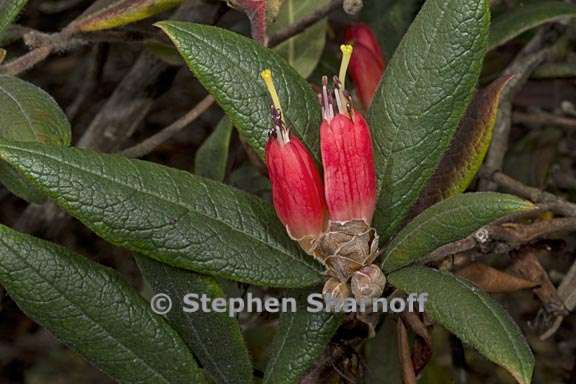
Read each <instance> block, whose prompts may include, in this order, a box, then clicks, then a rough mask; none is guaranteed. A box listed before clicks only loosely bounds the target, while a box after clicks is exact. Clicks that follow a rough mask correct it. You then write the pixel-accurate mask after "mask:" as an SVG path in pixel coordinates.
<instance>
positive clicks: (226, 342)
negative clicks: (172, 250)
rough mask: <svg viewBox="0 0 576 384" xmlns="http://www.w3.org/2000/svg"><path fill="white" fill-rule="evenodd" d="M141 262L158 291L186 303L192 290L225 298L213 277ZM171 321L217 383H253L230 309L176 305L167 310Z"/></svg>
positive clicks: (196, 292)
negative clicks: (188, 309)
mask: <svg viewBox="0 0 576 384" xmlns="http://www.w3.org/2000/svg"><path fill="white" fill-rule="evenodd" d="M137 261H138V266H139V267H140V270H141V271H142V274H143V275H144V278H145V279H146V281H147V282H148V284H150V286H151V287H152V291H153V293H154V294H158V293H163V294H166V295H168V296H169V297H170V298H171V299H172V300H173V302H176V300H178V301H177V302H178V303H182V300H183V298H184V297H185V296H186V295H188V294H196V295H198V296H197V297H198V298H200V297H202V295H205V296H206V297H208V298H210V299H212V300H213V299H215V298H225V297H226V295H225V294H224V291H223V290H222V288H221V287H220V285H219V284H218V282H216V280H215V279H214V278H212V277H209V276H205V275H200V274H198V273H195V272H190V271H185V270H183V269H177V268H174V267H171V266H169V265H166V264H162V263H159V262H157V261H154V260H152V259H149V258H146V257H140V258H138V260H137ZM166 317H167V319H168V322H169V323H170V325H171V326H172V328H174V329H175V330H176V331H177V332H178V333H179V334H180V336H182V339H183V340H184V341H185V342H186V343H187V344H188V345H189V346H190V349H192V352H194V355H195V356H196V357H197V358H198V360H199V361H200V363H201V364H202V367H203V368H204V370H205V371H206V373H207V374H208V375H210V376H211V378H212V379H214V381H215V382H216V383H219V384H220V383H221V384H244V383H246V384H250V383H252V364H251V363H250V356H249V355H248V350H247V349H246V345H244V339H243V338H242V332H241V331H240V325H239V324H238V322H237V321H236V320H234V319H233V318H231V317H230V316H228V314H227V313H220V312H213V311H209V312H204V311H202V310H198V311H195V312H191V313H186V312H184V311H183V310H182V308H181V305H176V306H174V307H173V308H172V310H171V311H170V312H169V313H168V314H166Z"/></svg>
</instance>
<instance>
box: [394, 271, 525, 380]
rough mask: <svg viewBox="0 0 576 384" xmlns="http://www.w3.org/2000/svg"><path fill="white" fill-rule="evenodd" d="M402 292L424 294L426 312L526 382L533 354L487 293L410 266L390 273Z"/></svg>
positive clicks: (449, 276)
mask: <svg viewBox="0 0 576 384" xmlns="http://www.w3.org/2000/svg"><path fill="white" fill-rule="evenodd" d="M388 280H389V282H390V283H391V284H392V285H393V286H395V287H396V288H400V289H402V290H403V291H405V292H414V293H427V294H428V301H427V303H426V305H425V308H426V313H427V314H429V315H430V317H431V318H432V319H433V320H435V321H437V322H438V323H440V324H441V325H442V326H443V327H444V328H446V329H447V330H448V331H450V332H452V333H453V334H455V335H456V336H458V337H459V338H460V339H461V340H462V341H463V342H465V343H467V344H469V345H470V346H471V347H473V348H475V349H477V350H478V352H480V353H481V354H482V355H484V356H485V357H487V358H488V359H489V360H491V361H493V362H494V363H496V364H498V365H501V366H502V367H504V368H505V369H507V370H508V371H509V372H510V373H511V374H512V376H514V378H515V379H516V380H517V381H518V382H519V383H521V384H529V383H530V382H531V378H532V372H533V370H534V356H533V355H532V351H531V350H530V347H529V346H528V344H527V343H526V340H525V339H524V336H522V333H521V332H520V329H518V326H517V325H516V324H515V323H514V320H512V319H511V318H510V316H509V315H508V313H507V312H506V311H505V310H504V309H503V308H502V307H501V306H500V305H499V304H498V303H497V302H496V301H495V300H494V299H492V298H491V297H490V296H488V295H487V294H485V293H484V292H482V291H480V290H479V289H478V288H476V287H473V286H472V285H471V284H469V283H467V282H465V281H463V280H461V279H459V278H457V277H454V276H452V275H450V274H448V273H444V272H439V271H436V270H433V269H430V268H426V267H421V266H413V267H407V268H403V269H401V270H399V271H397V272H394V273H392V274H390V275H389V279H388Z"/></svg>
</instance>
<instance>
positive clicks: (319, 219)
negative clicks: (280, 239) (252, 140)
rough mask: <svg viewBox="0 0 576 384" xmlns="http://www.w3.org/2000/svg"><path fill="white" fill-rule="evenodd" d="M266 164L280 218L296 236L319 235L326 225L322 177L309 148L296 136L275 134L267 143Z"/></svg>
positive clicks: (289, 231)
mask: <svg viewBox="0 0 576 384" xmlns="http://www.w3.org/2000/svg"><path fill="white" fill-rule="evenodd" d="M266 166H267V167H268V173H269V175H270V181H271V182H272V199H273V201H274V208H275V209H276V214H277V215H278V217H279V218H280V221H282V223H284V225H285V226H286V229H287V230H288V233H289V234H290V236H291V237H292V238H294V239H302V238H304V237H308V236H312V237H316V236H317V235H319V234H321V233H322V232H324V229H325V228H326V205H325V202H324V190H323V187H322V179H321V178H320V174H319V173H318V170H317V169H316V165H315V164H314V159H313V158H312V156H310V154H309V153H308V150H307V149H306V147H304V145H303V144H302V143H301V142H300V140H298V139H297V138H296V137H295V136H292V135H290V136H289V138H288V141H287V142H282V139H281V138H280V137H276V135H272V136H271V137H270V140H269V141H268V144H267V145H266Z"/></svg>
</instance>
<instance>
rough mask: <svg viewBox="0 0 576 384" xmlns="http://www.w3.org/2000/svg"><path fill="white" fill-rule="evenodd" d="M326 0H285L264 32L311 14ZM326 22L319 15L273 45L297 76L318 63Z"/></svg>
mask: <svg viewBox="0 0 576 384" xmlns="http://www.w3.org/2000/svg"><path fill="white" fill-rule="evenodd" d="M329 2H330V0H316V1H301V0H286V1H284V3H283V4H282V7H281V8H280V13H279V14H278V18H277V19H276V21H275V22H274V24H272V25H271V27H270V28H268V34H269V35H273V34H274V33H276V32H278V31H281V30H283V29H284V28H286V27H287V26H289V25H291V24H293V23H295V22H298V21H299V20H300V19H302V18H303V17H305V16H308V15H310V14H312V13H313V12H314V11H315V10H316V9H318V8H320V7H323V6H325V5H326V4H328V3H329ZM327 28H328V22H327V20H326V19H322V20H321V21H319V22H318V23H316V24H314V25H313V26H311V27H310V28H308V29H306V30H304V31H303V32H302V33H299V34H298V35H296V36H294V37H292V38H290V39H288V40H287V41H285V42H283V43H281V44H280V45H278V46H277V47H275V48H274V51H276V52H277V53H278V54H279V55H280V56H282V57H283V58H284V59H286V61H287V62H288V63H289V64H290V65H291V66H292V67H294V68H295V69H296V71H298V73H299V74H300V76H302V77H303V78H307V77H308V76H310V74H311V73H312V72H313V71H314V68H316V66H317V65H318V62H319V61H320V57H321V56H322V51H323V50H324V45H325V44H326V29H327Z"/></svg>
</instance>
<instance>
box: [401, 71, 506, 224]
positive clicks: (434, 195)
mask: <svg viewBox="0 0 576 384" xmlns="http://www.w3.org/2000/svg"><path fill="white" fill-rule="evenodd" d="M510 79H511V77H510V76H506V77H502V78H500V79H498V80H496V81H495V82H494V83H492V84H491V85H490V86H488V87H487V88H485V89H483V90H480V91H478V92H477V93H476V96H475V97H474V100H472V103H470V105H469V106H468V110H467V111H466V115H465V116H464V118H463V119H462V121H461V122H460V126H459V127H458V130H457V131H456V134H455V135H454V137H453V138H452V142H451V143H450V147H449V148H448V150H447V151H446V153H445V154H444V156H443V157H442V160H441V161H440V164H439V165H438V168H436V171H435V172H434V175H432V177H431V178H430V180H429V181H428V184H427V185H426V188H425V189H424V191H423V192H422V194H421V195H420V198H419V199H418V201H417V202H416V204H415V205H414V207H413V208H412V211H411V213H410V216H416V215H417V214H419V213H420V212H422V211H423V210H424V209H426V208H428V207H429V206H431V205H432V204H434V203H436V202H438V201H440V200H443V199H446V198H448V197H450V196H454V195H456V194H458V193H461V192H464V191H465V190H466V188H468V186H469V185H470V183H471V182H472V180H474V176H475V175H476V173H477V172H478V171H479V170H480V167H481V166H482V162H483V161H484V157H485V156H486V153H487V152H488V148H489V147H490V142H491V141H492V132H493V131H494V126H495V125H496V116H497V114H498V105H499V104H500V95H501V94H502V90H503V89H504V87H505V86H506V84H508V81H510Z"/></svg>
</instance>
